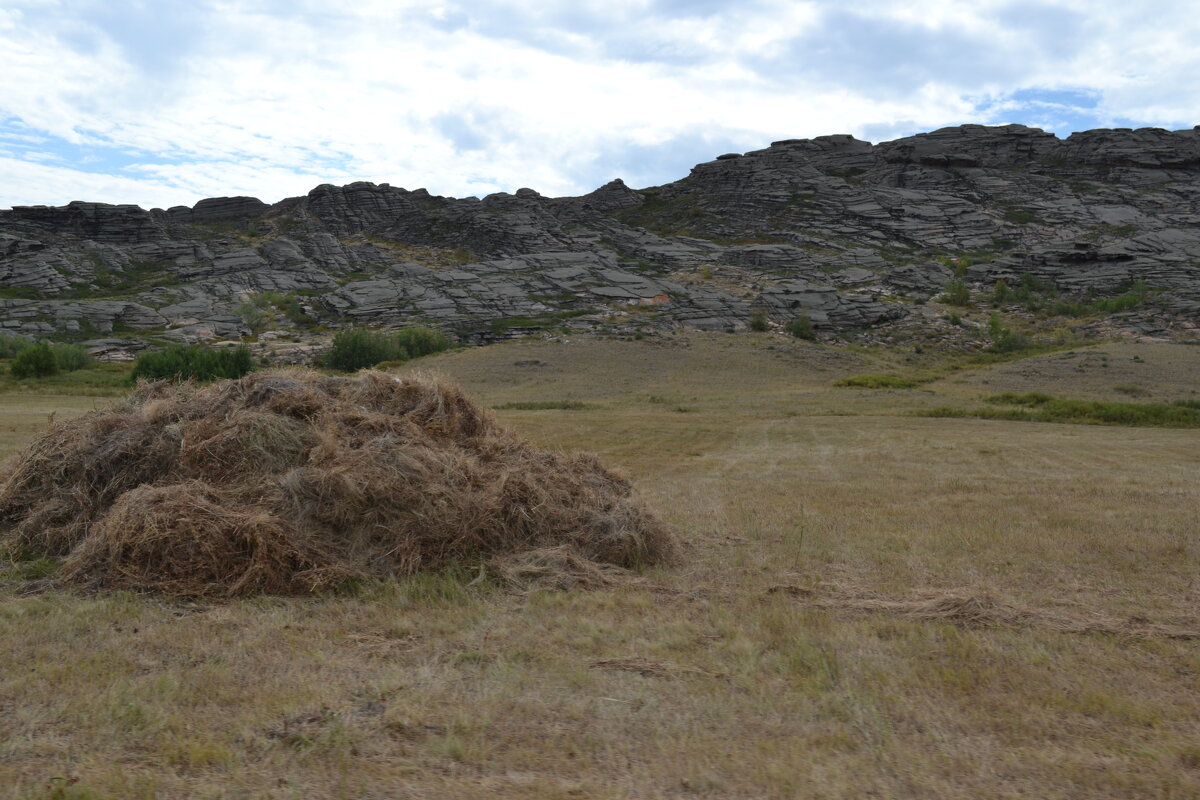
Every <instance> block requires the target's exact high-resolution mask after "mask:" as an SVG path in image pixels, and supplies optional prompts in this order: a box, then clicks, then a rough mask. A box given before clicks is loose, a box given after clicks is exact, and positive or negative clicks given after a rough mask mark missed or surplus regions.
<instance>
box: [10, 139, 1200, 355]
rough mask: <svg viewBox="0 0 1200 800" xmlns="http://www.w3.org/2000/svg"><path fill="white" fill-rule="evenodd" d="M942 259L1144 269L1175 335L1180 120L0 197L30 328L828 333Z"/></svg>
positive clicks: (892, 300) (1063, 282) (1194, 167)
mask: <svg viewBox="0 0 1200 800" xmlns="http://www.w3.org/2000/svg"><path fill="white" fill-rule="evenodd" d="M956 274H957V275H958V276H959V277H960V278H961V279H962V280H964V281H966V282H967V284H968V285H969V286H970V288H972V289H973V290H974V291H975V292H976V293H977V294H982V293H984V292H988V291H991V289H992V287H994V286H995V285H996V282H997V281H1004V282H1005V284H1006V285H1017V284H1019V283H1020V282H1022V281H1025V282H1026V283H1030V282H1033V284H1031V285H1034V284H1035V285H1037V286H1038V287H1041V290H1042V291H1052V292H1054V293H1056V294H1058V295H1061V296H1062V297H1065V298H1071V299H1074V300H1076V301H1080V302H1082V301H1085V300H1089V299H1093V298H1102V297H1105V296H1112V295H1116V294H1119V293H1121V292H1123V291H1125V290H1126V289H1127V288H1128V287H1129V286H1130V285H1132V284H1134V283H1135V282H1138V281H1140V282H1142V284H1144V285H1145V286H1147V287H1150V289H1151V290H1152V291H1151V292H1150V293H1149V295H1148V298H1149V299H1147V301H1146V302H1144V303H1139V304H1138V306H1137V307H1136V308H1132V309H1123V310H1122V311H1121V312H1120V313H1119V314H1118V315H1117V316H1116V317H1115V320H1116V322H1117V323H1119V324H1120V325H1122V326H1124V327H1125V328H1126V329H1129V330H1135V331H1138V330H1140V331H1142V332H1153V333H1157V334H1160V335H1170V334H1172V333H1179V334H1183V335H1195V334H1194V331H1195V330H1196V327H1197V325H1198V324H1200V128H1197V129H1193V130H1185V131H1175V132H1169V131H1164V130H1158V129H1144V130H1124V129H1117V130H1097V131H1087V132H1084V133H1077V134H1074V135H1072V136H1070V137H1068V138H1066V139H1063V140H1060V139H1058V138H1056V137H1055V136H1053V135H1051V134H1048V133H1045V132H1043V131H1040V130H1037V129H1032V128H1026V127H1022V126H1018V125H1009V126H1003V127H983V126H978V125H967V126H962V127H957V128H947V129H944V130H940V131H935V132H933V133H928V134H921V135H918V136H913V137H908V138H905V139H899V140H896V141H893V142H885V143H883V144H879V145H872V144H870V143H868V142H862V141H858V140H856V139H854V138H852V137H849V136H824V137H818V138H816V139H811V140H790V141H783V142H776V143H774V144H772V145H771V146H770V147H768V148H765V149H763V150H757V151H754V152H750V153H745V154H732V153H731V154H727V155H723V156H720V157H719V158H717V159H715V160H713V161H710V162H707V163H704V164H700V165H697V166H696V167H695V168H694V169H693V170H692V172H691V174H690V175H689V176H687V177H686V178H683V179H682V180H679V181H676V182H675V183H672V184H668V185H665V186H660V187H652V188H648V189H643V190H634V189H631V188H630V187H628V186H626V185H625V184H624V183H622V182H621V181H620V180H615V181H613V182H611V183H609V184H607V185H605V186H603V187H601V188H599V189H597V190H596V191H594V192H592V193H591V194H589V195H585V196H583V197H572V198H547V197H543V196H541V195H539V194H538V193H537V192H535V191H533V190H531V189H521V190H518V191H517V192H516V193H515V194H504V193H501V194H494V195H490V196H488V197H485V198H482V199H478V198H473V197H472V198H465V199H455V198H446V197H437V196H433V195H430V194H429V193H428V192H426V191H425V190H422V189H418V190H416V191H406V190H404V189H400V188H397V187H392V186H389V185H387V184H381V185H375V184H371V183H354V184H350V185H348V186H342V187H336V186H330V185H323V186H318V187H317V188H315V189H313V190H312V191H311V192H309V194H308V195H307V196H305V197H296V198H289V199H287V200H283V201H281V202H279V203H276V204H274V205H271V206H268V205H266V204H264V203H262V202H261V201H259V200H257V199H255V198H247V197H230V198H212V199H209V200H204V201H201V202H200V203H197V204H196V206H195V207H193V208H186V207H176V208H172V209H168V210H165V211H163V210H159V209H154V210H151V211H145V210H143V209H141V208H138V207H136V206H127V205H117V206H114V205H105V204H100V203H83V202H75V203H71V204H69V205H67V206H65V207H61V208H47V207H40V206H33V207H17V208H13V209H12V210H9V211H0V327H2V328H3V329H4V330H7V331H10V332H15V333H21V334H26V335H43V334H51V333H54V332H64V333H73V334H76V335H86V334H87V333H88V332H95V334H96V336H98V337H99V336H104V335H106V334H108V333H110V332H118V333H122V334H124V335H125V336H126V337H130V336H131V335H132V334H136V333H138V332H143V333H146V334H151V333H152V334H154V335H156V336H160V337H161V336H165V337H175V338H179V339H185V340H195V339H200V338H227V337H235V336H239V335H245V334H247V333H249V332H250V327H251V325H254V324H261V319H259V320H258V321H257V323H256V320H254V319H250V318H249V317H248V315H247V313H246V311H245V309H246V305H245V304H246V302H247V301H248V300H252V299H253V298H255V297H256V296H259V295H261V294H262V293H264V292H274V293H277V294H278V295H279V296H282V297H288V296H289V295H290V297H289V298H288V299H289V302H291V306H290V313H288V314H287V318H286V319H285V317H284V316H283V315H282V313H281V314H280V315H277V316H278V318H277V323H278V327H283V328H288V327H291V328H294V329H295V331H296V332H297V333H303V332H304V330H305V329H306V326H307V325H309V324H311V323H316V322H319V323H324V324H326V325H328V326H334V327H336V326H338V325H342V324H348V323H369V324H379V325H400V324H410V323H424V324H432V325H436V326H439V327H442V328H445V329H447V330H450V331H453V332H455V333H457V334H459V335H460V336H462V337H464V338H476V339H482V340H487V339H490V338H496V337H499V336H504V335H507V333H509V332H514V331H515V332H527V331H529V330H534V329H538V328H545V327H558V326H566V327H568V328H573V329H584V328H597V327H599V328H609V329H611V328H616V329H625V330H630V331H633V330H641V329H645V328H654V327H671V326H692V327H698V328H707V329H739V328H742V327H744V326H745V325H746V324H747V322H748V320H749V319H750V316H751V313H752V311H753V310H755V309H762V310H763V311H765V312H766V313H767V314H768V315H769V317H770V318H772V319H773V320H775V321H776V322H779V323H786V322H788V321H790V320H791V319H793V318H795V317H797V316H799V315H802V314H803V315H805V316H807V317H808V318H809V319H810V320H811V321H812V322H813V323H814V325H815V326H816V328H817V330H818V331H824V332H825V333H826V334H827V335H842V336H846V335H853V334H854V332H856V331H863V330H870V329H872V328H878V327H879V326H883V327H885V328H886V327H887V326H889V325H891V326H895V325H897V324H910V325H911V324H912V323H913V322H914V321H916V322H920V323H923V324H926V323H927V324H928V325H934V326H936V325H937V324H938V319H939V315H938V314H936V313H934V312H933V311H932V310H931V308H930V306H927V305H926V301H928V300H929V299H931V298H933V297H935V296H936V295H938V294H939V292H941V291H942V289H943V287H945V285H946V284H947V282H948V281H950V280H952V279H954V278H955V276H956ZM293 301H294V302H293ZM260 305H261V303H260ZM1101 315H1102V314H1101ZM1090 322H1095V320H1094V319H1093V320H1090Z"/></svg>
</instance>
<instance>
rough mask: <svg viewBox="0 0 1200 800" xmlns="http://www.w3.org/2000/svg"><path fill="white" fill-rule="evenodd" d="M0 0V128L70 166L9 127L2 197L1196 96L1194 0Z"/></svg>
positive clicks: (459, 169) (586, 185)
mask: <svg viewBox="0 0 1200 800" xmlns="http://www.w3.org/2000/svg"><path fill="white" fill-rule="evenodd" d="M6 5H7V6H8V7H7V8H5V9H0V74H3V75H5V80H4V81H3V85H2V86H0V133H2V132H3V131H4V130H5V127H4V123H3V119H4V117H8V118H10V119H15V120H17V121H19V123H20V125H19V126H12V125H10V126H9V130H8V133H10V134H12V135H15V136H36V137H41V138H43V139H47V140H50V143H49V144H47V142H41V143H36V150H37V151H39V152H42V153H45V152H47V150H52V149H53V148H52V147H51V146H50V145H52V144H53V143H54V141H58V142H61V143H64V144H63V153H64V155H63V158H64V159H65V163H61V164H56V165H50V164H41V165H38V164H35V163H34V156H33V155H32V153H33V148H32V147H31V148H29V149H26V150H23V151H22V150H17V149H14V146H13V142H14V140H13V139H11V138H6V139H4V141H6V142H8V143H9V144H8V145H6V148H7V151H8V153H9V155H8V157H7V158H5V159H0V185H3V187H4V189H3V192H2V193H0V205H4V204H14V203H17V204H21V203H29V202H46V203H61V202H66V201H67V200H70V199H75V198H79V199H99V200H105V201H110V202H138V203H140V204H143V205H173V204H177V203H192V202H195V200H196V199H198V198H199V197H202V196H211V195H217V194H254V195H257V196H260V197H262V198H263V199H265V200H268V201H273V200H278V199H280V198H281V197H283V196H287V195H292V194H299V193H303V192H305V191H307V189H309V188H311V186H313V185H315V184H316V183H319V182H323V181H338V182H345V181H350V180H355V179H367V180H376V181H381V182H382V181H387V182H390V183H392V184H394V185H402V186H407V187H409V188H416V187H418V186H425V187H427V188H429V189H430V190H431V191H434V192H436V193H442V194H455V195H463V194H478V193H486V192H488V191H493V190H499V189H505V190H512V189H515V188H517V187H519V186H531V187H533V188H535V189H537V190H538V191H541V192H543V193H545V194H578V193H582V192H586V191H590V190H591V189H592V188H595V185H597V183H598V182H599V181H602V180H607V179H608V178H611V177H618V176H620V177H625V178H626V179H627V180H630V182H632V183H635V184H636V183H639V182H642V183H646V182H660V181H663V180H669V179H673V178H675V177H679V176H682V175H683V174H686V170H687V168H688V167H690V166H691V163H685V162H683V161H682V160H675V159H683V158H684V157H687V158H694V157H695V156H694V153H693V150H692V149H689V147H684V146H683V143H685V142H689V143H691V147H701V146H708V145H711V146H712V148H713V150H712V152H711V153H709V155H710V156H711V155H716V154H717V153H718V152H724V151H725V150H729V149H742V150H745V149H750V148H753V147H761V146H765V145H766V144H767V143H768V142H769V141H771V140H772V139H777V138H791V137H798V136H815V135H820V134H826V133H855V134H858V135H860V136H862V135H866V134H867V133H876V134H877V135H878V134H879V132H881V131H888V132H909V131H912V130H915V129H917V128H934V127H939V126H941V125H946V124H955V123H959V122H967V121H992V120H991V119H990V118H985V117H986V116H987V115H989V114H991V115H995V114H1001V113H1021V111H1022V108H1023V107H1022V106H1020V105H1012V104H1010V105H1009V106H1007V107H1006V106H1004V104H1003V102H1002V101H1003V100H1004V99H1005V98H1006V97H1007V96H1009V95H1010V94H1011V93H1013V92H1014V91H1016V90H1018V89H1022V88H1041V89H1055V88H1065V89H1094V90H1095V91H1096V92H1097V93H1098V96H1099V101H1098V104H1097V107H1096V108H1095V109H1094V110H1093V111H1092V113H1094V114H1095V115H1096V119H1098V120H1121V119H1137V120H1145V121H1149V122H1156V121H1157V122H1162V123H1164V124H1170V123H1176V122H1179V123H1182V122H1186V121H1187V119H1188V117H1189V115H1194V114H1195V109H1196V108H1200V88H1198V87H1197V86H1195V85H1194V81H1193V80H1192V79H1191V76H1192V75H1194V74H1197V72H1198V71H1200V55H1198V54H1197V51H1196V50H1195V48H1194V47H1192V46H1190V43H1193V42H1195V41H1197V34H1198V33H1200V28H1198V27H1197V25H1198V23H1197V22H1196V20H1195V18H1194V17H1195V15H1194V13H1193V12H1192V7H1191V4H1190V3H1185V2H1180V3H1171V2H1164V3H1160V4H1156V11H1155V14H1154V15H1147V14H1145V13H1143V12H1142V11H1140V10H1139V9H1136V8H1134V7H1133V6H1132V4H1124V5H1122V4H1119V3H1115V2H1114V3H1098V2H1092V1H1091V0H1087V1H1086V2H1085V0H1054V1H1051V0H1027V1H1026V2H1015V1H1012V0H974V1H973V2H966V1H965V0H925V2H913V1H912V0H884V1H883V2H879V3H872V4H871V5H870V6H869V10H862V9H863V7H862V6H858V7H855V6H849V5H847V4H844V3H834V2H827V1H826V2H803V3H800V2H788V1H787V0H762V1H761V2H742V3H733V2H727V3H721V2H670V1H664V0H659V1H658V2H651V0H624V1H623V2H599V0H589V2H587V3H580V2H578V1H577V2H573V3H572V2H567V1H566V0H559V1H558V2H551V1H549V0H548V1H547V2H499V1H496V2H486V1H480V2H472V3H466V2H454V1H453V0H427V1H426V0H409V1H408V2H393V1H392V0H386V1H385V0H371V2H356V3H351V4H345V6H344V7H337V8H336V10H330V9H331V7H330V6H329V5H328V4H327V3H324V2H318V1H317V0H304V2H283V0H280V1H279V2H269V1H268V0H262V1H261V2H234V0H220V1H219V2H218V1H213V2H208V3H203V2H201V3H199V4H196V5H192V4H189V5H188V6H186V7H184V6H182V5H180V6H175V5H170V6H164V5H161V4H155V5H152V6H148V5H147V6H143V5H142V4H140V3H136V2H126V3H121V2H115V1H114V2H108V3H103V2H99V1H98V0H62V2H60V3H53V4H51V3H46V2H28V1H21V0H14V1H11V2H8V3H7V4H6ZM51 5H54V6H56V7H54V8H49V6H51ZM997 101H1001V103H1000V104H999V105H997ZM1038 116H1039V118H1041V117H1046V118H1052V117H1053V115H1049V114H1039V115H1038ZM995 121H1001V120H995ZM1003 121H1008V120H1003ZM1018 121H1019V120H1018ZM1028 121H1033V120H1032V119H1030V120H1028ZM1193 124H1194V123H1193ZM673 143H678V144H679V146H678V147H677V148H673ZM72 145H73V146H74V147H73V148H72V147H71V146H72ZM623 148H624V150H626V151H628V152H629V153H630V154H631V155H630V156H629V157H628V158H627V159H625V160H624V161H623V160H622V158H621V156H620V154H621V153H622V151H623ZM656 148H657V149H656ZM673 149H674V150H677V151H678V155H677V156H675V155H673V153H672V150H673ZM88 150H92V151H95V152H96V153H98V154H99V155H97V156H94V157H96V158H99V159H100V161H101V162H104V163H91V164H85V163H83V162H82V160H81V159H82V158H83V157H84V156H83V155H81V154H82V153H85V152H87V151H88ZM118 151H126V152H127V151H136V155H135V156H134V157H132V158H131V157H128V156H124V155H122V156H121V157H120V158H117V157H116V156H115V155H114V153H117V152H118ZM22 153H26V155H22ZM634 154H641V155H638V156H635V155H634ZM650 154H653V155H654V157H655V158H656V159H658V161H657V162H655V163H650V162H649V161H648V159H649V158H650ZM105 159H108V161H111V163H108V161H106V160H105ZM72 162H74V163H72ZM601 170H610V171H611V170H615V172H612V174H601V172H600V171H601ZM101 171H103V172H107V173H109V174H100V173H101Z"/></svg>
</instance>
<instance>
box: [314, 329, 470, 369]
mask: <svg viewBox="0 0 1200 800" xmlns="http://www.w3.org/2000/svg"><path fill="white" fill-rule="evenodd" d="M449 347H450V340H449V339H448V338H446V335H445V334H443V333H441V332H439V331H435V330H432V329H430V328H423V327H419V326H414V327H408V328H402V329H400V330H399V331H396V332H395V333H385V332H382V331H373V330H369V329H367V328H346V329H345V330H343V331H339V332H338V333H337V335H335V336H334V337H333V345H332V346H331V347H330V348H329V352H328V353H326V354H325V358H324V366H326V367H328V368H329V369H336V370H338V371H340V372H355V371H356V370H360V369H367V368H369V367H373V366H375V365H376V364H381V363H383V362H385V361H391V362H400V361H406V360H408V359H410V358H419V357H420V356H427V355H429V354H430V353H436V352H438V351H440V350H445V349H447V348H449Z"/></svg>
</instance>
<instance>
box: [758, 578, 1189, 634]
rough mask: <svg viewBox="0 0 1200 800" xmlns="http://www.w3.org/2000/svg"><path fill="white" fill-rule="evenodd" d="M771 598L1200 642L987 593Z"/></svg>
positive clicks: (1156, 627)
mask: <svg viewBox="0 0 1200 800" xmlns="http://www.w3.org/2000/svg"><path fill="white" fill-rule="evenodd" d="M767 593H768V594H785V595H788V596H789V597H795V598H797V599H799V600H800V601H801V602H803V603H804V604H805V605H806V606H809V607H811V608H818V609H822V610H827V611H861V612H874V613H881V614H894V615H896V616H900V617H906V618H908V619H916V620H945V621H947V622H953V623H956V624H960V625H964V626H966V627H973V628H986V627H997V626H1008V627H1014V628H1043V629H1047V630H1054V631H1059V632H1062V633H1076V634H1084V633H1098V634H1108V635H1113V636H1130V637H1134V638H1139V639H1178V640H1195V639H1200V628H1188V627H1182V626H1176V625H1165V624H1158V623H1154V622H1151V621H1150V620H1147V619H1144V618H1141V617H1130V618H1128V619H1117V618H1115V617H1104V616H1099V615H1089V616H1074V617H1073V616H1067V615H1063V614H1054V613H1050V612H1047V611H1042V610H1040V609H1034V608H1027V607H1024V606H1020V605H1017V604H1014V603H1008V602H1004V601H1001V600H997V599H995V598H994V597H992V596H990V595H987V594H982V595H978V594H969V593H966V594H964V593H939V594H928V595H924V596H921V597H917V598H913V599H908V600H896V599H891V598H885V597H878V596H874V595H868V594H856V593H843V594H837V593H835V594H834V595H833V596H822V595H821V594H820V593H819V592H818V591H817V590H814V589H809V588H806V587H801V586H789V585H779V586H772V587H771V588H769V589H768V590H767Z"/></svg>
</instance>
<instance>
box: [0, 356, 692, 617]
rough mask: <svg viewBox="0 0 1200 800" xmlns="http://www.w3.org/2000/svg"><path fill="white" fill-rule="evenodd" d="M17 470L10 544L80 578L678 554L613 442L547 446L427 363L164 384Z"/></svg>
mask: <svg viewBox="0 0 1200 800" xmlns="http://www.w3.org/2000/svg"><path fill="white" fill-rule="evenodd" d="M0 476H3V478H4V480H3V483H0V540H2V541H4V542H5V543H6V544H7V545H9V547H10V548H12V549H15V550H18V551H23V552H25V553H33V554H39V555H48V556H61V557H64V559H65V561H64V566H63V573H62V574H63V577H64V580H66V581H69V582H73V583H77V584H80V583H81V584H89V585H96V586H104V587H123V588H134V589H149V590H154V591H158V592H163V593H168V594H178V595H244V594H253V593H282V594H297V593H310V592H316V591H321V590H323V589H327V588H329V587H331V586H335V585H337V584H339V583H342V582H344V581H346V580H350V579H362V578H379V577H386V576H393V575H410V574H413V573H416V572H419V571H423V570H433V569H439V568H442V567H445V566H447V565H449V564H452V563H464V562H470V563H476V564H477V563H480V562H487V563H489V564H493V565H495V567H496V569H497V571H498V572H499V573H500V574H504V575H511V576H512V577H513V579H514V580H517V581H518V582H522V583H530V582H547V581H548V582H550V583H555V584H558V585H598V584H600V583H603V579H604V577H605V575H606V574H607V572H608V571H610V570H612V569H614V568H629V567H634V566H638V565H641V564H648V563H655V562H661V561H664V560H667V559H669V557H670V556H671V555H672V553H673V551H674V546H673V539H672V536H671V534H670V532H669V531H668V530H667V529H666V527H665V526H664V525H663V524H662V523H660V522H659V521H658V520H657V519H656V518H655V517H654V516H653V515H652V514H651V513H650V512H649V511H648V510H647V509H646V508H645V507H644V506H643V505H642V503H641V502H640V501H639V500H638V499H637V498H636V497H635V495H634V493H633V489H632V487H631V485H630V484H629V482H628V481H626V480H625V479H624V478H622V477H620V476H618V475H616V474H615V473H613V472H611V471H610V470H608V469H606V468H605V467H604V466H603V465H602V464H601V463H600V462H599V460H598V459H596V458H595V457H594V456H591V455H586V454H566V455H564V454H556V453H550V452H546V451H543V450H538V449H536V448H533V447H531V446H529V445H528V444H526V443H525V442H523V441H521V440H520V439H518V438H517V437H516V436H515V435H513V434H512V433H511V432H509V431H507V430H506V429H504V428H502V427H500V426H499V425H498V424H497V423H496V421H495V419H494V417H493V416H492V414H491V412H489V411H487V410H484V409H482V408H480V407H478V406H476V405H475V404H474V403H472V402H471V401H470V400H469V399H467V397H466V396H465V395H464V394H463V393H462V391H461V390H460V389H458V387H457V386H455V385H453V384H450V383H448V382H447V381H445V380H444V379H440V378H435V377H429V376H421V375H417V376H411V377H405V378H402V379H397V378H393V377H391V376H389V375H385V374H383V373H377V372H369V373H363V374H360V375H358V376H356V377H353V378H329V377H325V376H322V375H319V374H317V373H312V372H305V371H270V372H261V373H256V374H253V375H251V376H248V377H246V378H243V379H241V380H238V381H228V382H223V383H220V384H215V385H213V386H210V387H198V386H194V385H182V386H180V385H166V384H157V385H150V386H146V387H143V388H142V389H140V390H139V391H137V392H136V393H134V395H133V396H131V397H130V398H129V399H128V400H127V401H126V402H125V403H124V404H123V405H121V406H118V407H116V408H114V409H111V410H106V411H103V412H96V413H92V414H88V415H85V416H83V417H80V418H78V419H75V420H72V421H70V422H67V423H63V424H60V425H58V426H56V427H54V428H53V429H52V430H51V431H50V432H49V433H47V434H46V435H44V436H43V437H41V438H40V439H39V440H37V441H36V442H34V443H33V445H31V446H30V447H29V449H28V450H27V451H26V452H25V453H23V454H21V455H19V456H18V457H17V458H16V460H15V461H14V462H13V463H11V464H9V465H8V466H7V468H6V469H3V470H0Z"/></svg>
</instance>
